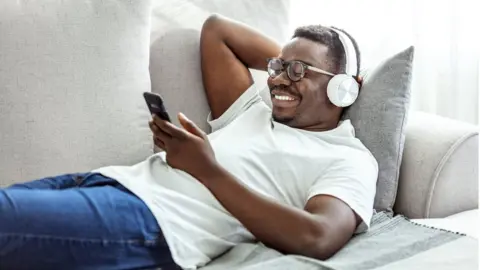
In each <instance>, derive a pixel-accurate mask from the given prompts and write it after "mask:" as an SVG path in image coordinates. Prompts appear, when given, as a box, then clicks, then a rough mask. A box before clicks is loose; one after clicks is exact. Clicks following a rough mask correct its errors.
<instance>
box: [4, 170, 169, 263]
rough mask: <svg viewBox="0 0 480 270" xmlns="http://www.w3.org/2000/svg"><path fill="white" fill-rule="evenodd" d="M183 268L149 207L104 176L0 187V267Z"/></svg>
mask: <svg viewBox="0 0 480 270" xmlns="http://www.w3.org/2000/svg"><path fill="white" fill-rule="evenodd" d="M153 268H157V269H178V268H177V267H176V266H175V264H174V263H173V260H172V257H171V254H170V251H169V249H168V246H167V244H166V242H165V239H164V238H163V235H162V232H161V229H160V227H159V226H158V224H157V222H156V220H155V218H154V216H153V215H152V213H151V212H150V210H149V209H148V208H147V206H146V205H145V204H144V203H143V202H142V201H141V200H140V199H139V198H138V197H136V196H135V195H133V194H132V193H130V192H129V191H128V190H127V189H125V188H124V187H123V186H122V185H120V184H119V183H118V182H117V181H115V180H113V179H110V178H107V177H104V176H103V175H100V174H94V173H83V174H68V175H61V176H56V177H50V178H44V179H40V180H36V181H33V182H29V183H23V184H16V185H13V186H10V187H8V188H6V189H0V269H62V270H64V269H95V270H97V269H106V270H107V269H153Z"/></svg>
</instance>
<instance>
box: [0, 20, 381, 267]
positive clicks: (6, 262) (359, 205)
mask: <svg viewBox="0 0 480 270" xmlns="http://www.w3.org/2000/svg"><path fill="white" fill-rule="evenodd" d="M200 52H201V60H202V73H203V83H204V86H205V91H206V95H207V99H208V102H209V105H210V108H211V114H210V116H209V119H208V120H209V123H210V125H211V127H212V131H213V132H212V133H211V134H209V135H206V134H205V133H204V132H202V131H201V130H199V129H198V128H197V126H196V125H195V124H194V123H192V122H191V121H190V120H188V119H187V118H186V117H185V116H184V115H182V114H180V115H179V120H180V123H181V124H182V126H183V128H179V127H176V126H174V125H172V124H171V123H169V122H165V121H163V120H161V119H159V118H157V117H154V118H153V120H152V121H151V122H150V123H149V124H150V128H151V130H152V132H153V134H154V135H153V136H154V140H155V144H156V145H157V146H158V147H160V148H162V149H163V150H165V151H164V152H162V153H159V154H156V155H153V156H151V157H149V158H148V159H147V160H145V161H144V162H141V163H139V164H136V165H134V166H129V167H127V166H110V167H105V168H100V169H98V170H95V171H93V172H89V173H85V174H73V175H63V176H57V177H51V178H46V179H41V180H37V181H33V182H29V183H25V184H17V185H14V186H12V187H10V188H7V189H3V190H0V220H1V222H0V265H1V266H4V267H5V269H32V268H42V269H43V268H45V269H73V268H77V269H84V268H90V269H118V268H147V267H164V268H165V269H171V268H169V267H173V265H175V264H176V265H179V266H180V267H182V268H186V269H187V268H188V269H194V268H196V267H200V266H203V265H205V264H207V263H208V262H209V261H211V260H212V259H214V258H215V257H217V256H219V255H221V254H222V253H224V252H226V251H227V250H229V249H230V248H232V247H234V246H235V245H237V244H239V243H244V242H252V241H261V242H263V243H264V244H265V245H267V246H269V247H271V248H274V249H277V250H279V251H281V252H284V253H285V254H299V255H304V256H309V257H312V258H316V259H320V260H325V259H328V258H329V257H331V256H332V255H334V254H335V253H336V252H337V251H338V250H339V249H341V248H342V247H343V246H344V245H345V244H346V243H347V242H348V241H349V240H350V238H351V237H352V235H354V233H355V232H363V231H365V230H367V229H368V226H369V223H370V219H371V216H372V210H373V209H372V208H373V201H374V196H375V188H376V180H377V174H378V167H377V163H376V161H375V159H374V158H373V156H372V155H371V154H370V152H369V151H368V150H367V149H366V148H365V147H364V146H363V145H362V143H361V142H360V141H359V140H358V139H356V138H355V135H354V129H353V127H352V125H351V123H350V121H348V120H345V121H340V119H341V116H342V113H343V110H344V108H345V107H347V106H349V105H351V104H352V103H353V102H354V101H355V98H356V97H357V95H358V87H359V84H360V79H359V78H358V70H359V66H360V54H359V52H358V48H357V46H356V43H355V41H354V40H353V39H352V38H351V37H350V36H349V35H348V34H346V33H345V32H343V31H341V30H339V29H336V28H328V27H323V26H318V25H317V26H307V27H301V28H298V29H297V30H296V31H295V33H294V35H293V38H292V39H291V40H290V41H289V42H288V43H287V44H286V45H285V46H284V47H283V48H281V47H280V46H279V45H278V44H277V43H276V42H274V41H273V40H271V39H269V38H268V37H266V36H264V35H263V34H261V33H259V32H257V31H255V30H254V29H252V28H250V27H248V26H246V25H243V24H241V23H239V22H235V21H232V20H229V19H227V18H224V17H221V16H218V15H214V16H211V17H210V18H208V19H207V21H206V22H205V24H204V26H203V29H202V34H201V46H200ZM249 68H252V69H258V70H264V71H267V72H268V74H269V79H268V86H269V88H270V92H271V98H272V103H273V107H272V108H270V107H268V106H267V105H266V104H265V103H264V102H263V100H262V99H261V97H260V96H259V94H258V91H257V89H256V88H255V86H254V82H253V80H252V76H251V74H250V72H249ZM52 256H54V257H52Z"/></svg>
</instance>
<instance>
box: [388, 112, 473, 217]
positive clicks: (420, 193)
mask: <svg viewBox="0 0 480 270" xmlns="http://www.w3.org/2000/svg"><path fill="white" fill-rule="evenodd" d="M475 208H478V128H477V127H476V126H473V125H469V124H466V123H462V122H458V121H455V120H450V119H447V118H443V117H439V116H435V115H432V114H426V113H420V112H414V113H411V116H410V120H409V122H408V124H407V128H406V137H405V149H404V152H403V159H402V166H401V169H400V176H399V183H398V193H397V199H396V203H395V206H394V212H395V213H397V214H403V215H405V216H407V217H409V218H441V217H446V216H450V215H453V214H456V213H459V212H462V211H466V210H471V209H475Z"/></svg>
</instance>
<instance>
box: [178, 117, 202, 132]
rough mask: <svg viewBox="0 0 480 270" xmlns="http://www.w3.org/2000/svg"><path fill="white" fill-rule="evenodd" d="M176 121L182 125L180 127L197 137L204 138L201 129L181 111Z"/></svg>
mask: <svg viewBox="0 0 480 270" xmlns="http://www.w3.org/2000/svg"><path fill="white" fill-rule="evenodd" d="M178 121H179V122H180V124H181V125H182V127H183V128H184V129H185V130H187V131H188V132H190V133H192V134H193V135H196V136H198V137H201V138H204V135H205V134H204V133H203V131H202V130H201V129H200V128H199V127H197V125H195V123H193V122H192V121H191V120H190V119H188V118H187V117H186V116H185V115H184V114H183V113H179V114H178Z"/></svg>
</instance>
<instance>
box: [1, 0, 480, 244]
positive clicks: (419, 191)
mask: <svg viewBox="0 0 480 270" xmlns="http://www.w3.org/2000/svg"><path fill="white" fill-rule="evenodd" d="M190 2H191V1H179V2H176V3H175V4H173V3H169V2H163V1H159V2H156V3H157V5H158V6H157V7H156V9H154V11H153V13H152V14H153V17H152V26H153V27H152V30H151V37H152V38H151V48H152V50H151V61H150V67H151V71H152V72H151V75H152V78H151V79H152V85H153V90H154V91H155V90H159V89H155V88H156V87H157V88H158V87H161V86H162V83H163V82H165V81H166V80H178V79H181V80H185V78H183V77H182V75H183V74H182V73H180V72H178V71H172V70H168V69H162V66H161V65H159V63H160V62H162V60H163V59H162V56H159V51H158V50H165V49H166V48H157V47H156V44H157V41H159V40H160V39H161V38H162V37H163V36H165V34H166V33H167V32H169V30H172V29H173V30H174V29H176V28H185V29H190V30H191V31H190V30H189V31H187V32H183V33H187V34H191V35H198V30H199V29H200V27H201V24H202V22H203V21H204V19H205V18H206V17H207V16H208V15H209V14H210V13H212V12H219V13H222V14H224V15H227V16H229V17H233V18H236V19H239V20H242V21H245V22H247V23H249V24H251V25H253V26H255V27H257V28H259V29H261V30H263V31H265V32H267V33H269V34H271V35H272V36H273V37H274V38H276V39H277V40H279V41H284V40H285V39H286V38H288V36H289V34H290V33H288V32H286V29H287V25H286V24H287V21H286V20H284V16H285V14H286V13H288V2H289V1H288V0H283V1H278V4H277V6H275V7H271V6H269V5H268V1H258V2H256V4H255V5H252V4H251V1H238V2H234V3H233V2H232V3H231V4H229V5H228V6H226V5H225V4H219V2H220V1H215V0H212V1H203V2H201V5H200V4H198V5H197V4H195V5H194V4H189V3H190ZM198 3H200V2H198ZM176 5H178V6H176ZM182 5H183V6H182ZM272 9H276V10H274V11H272ZM187 18H189V19H187ZM282 29H283V30H282ZM119 31H121V29H120V30H119ZM173 32H175V31H173ZM177 33H179V32H178V31H177ZM178 39H179V43H178V44H177V45H176V46H175V48H171V49H172V51H171V52H173V53H175V54H178V58H182V57H183V58H184V61H186V62H185V64H188V63H189V62H188V61H189V60H188V59H190V58H197V57H198V51H196V49H194V50H190V51H188V50H189V49H191V48H198V47H196V46H194V45H195V44H186V43H185V42H188V41H187V40H186V41H185V42H182V36H181V35H180V36H179V37H178ZM132 44H133V43H132ZM162 52H163V53H164V54H165V53H170V52H166V51H162ZM135 57H137V58H138V55H136V56H135ZM132 59H133V60H131V61H134V60H135V59H134V58H132ZM185 59H186V60H185ZM162 63H164V61H163V62H162ZM0 64H1V63H0ZM254 77H255V79H256V80H257V81H258V82H260V83H261V82H262V81H265V75H264V74H260V73H254ZM137 78H138V77H137ZM77 79H78V78H77ZM126 79H128V80H130V79H129V78H126ZM187 79H188V80H192V81H197V82H196V83H197V86H198V85H199V83H201V79H200V78H199V77H198V76H197V77H194V78H192V77H190V78H187ZM142 83H143V82H142ZM174 90H175V89H171V92H172V93H173V92H174ZM188 90H191V92H190V93H189V95H188V96H181V95H178V94H172V95H171V96H167V97H166V99H167V100H168V101H169V106H168V107H169V108H170V109H172V111H175V110H176V109H178V108H180V107H181V106H182V104H184V101H185V99H194V100H198V101H199V102H205V100H204V96H203V94H202V93H201V87H198V89H188ZM194 90H195V91H194ZM122 91H123V92H122V95H125V94H128V95H127V96H121V95H118V94H117V93H113V94H112V96H115V97H118V99H120V100H122V102H123V103H124V105H125V106H126V105H128V104H130V105H131V106H130V107H129V108H128V109H127V108H126V107H125V106H124V105H118V104H117V105H116V106H117V110H116V111H115V112H113V111H110V112H109V111H108V110H97V109H96V108H97V107H96V106H93V105H92V104H86V105H88V107H85V108H82V107H78V106H79V104H82V103H80V101H81V100H82V99H81V98H82V96H81V95H80V97H78V96H75V97H76V98H77V99H74V100H77V101H78V102H75V104H70V105H68V104H67V106H63V107H60V108H69V107H68V106H73V105H74V106H75V108H76V109H75V111H74V112H75V113H72V112H70V111H67V110H66V109H65V110H64V111H58V110H50V111H49V108H43V109H46V110H45V111H42V112H41V113H43V114H44V115H47V116H48V115H50V117H51V118H50V120H51V122H53V121H55V120H54V119H58V120H59V121H60V120H61V121H63V120H64V119H65V118H66V117H67V116H71V117H76V118H71V119H67V121H66V123H63V122H62V124H61V125H60V124H59V125H57V128H59V129H58V131H59V132H58V133H56V132H57V129H55V130H54V131H49V130H47V129H49V128H52V126H55V125H54V124H55V123H53V124H52V125H49V126H45V127H42V125H40V124H38V123H33V122H32V121H30V120H28V119H25V122H21V121H18V120H15V121H13V122H12V123H13V124H12V126H13V127H15V128H16V129H18V132H17V131H14V132H11V130H10V132H9V133H8V132H7V135H5V136H0V150H1V151H0V155H3V156H0V160H1V161H8V162H10V161H12V164H23V165H22V166H23V167H21V168H20V165H18V167H15V168H1V169H3V170H0V172H1V173H0V186H7V185H9V184H12V183H13V182H15V181H26V180H29V179H31V178H30V177H34V176H35V177H36V176H40V175H43V176H45V174H50V173H63V172H66V171H81V170H86V169H94V168H96V167H100V166H103V165H111V164H112V163H115V164H117V163H123V164H124V163H129V164H131V163H133V162H136V161H139V160H141V158H143V157H144V156H145V153H148V152H151V142H148V140H149V133H148V132H147V129H148V127H147V125H146V122H145V123H144V119H147V117H148V115H146V114H147V111H146V108H145V107H142V106H143V105H144V104H143V100H141V95H140V92H138V91H137V90H134V89H127V88H125V89H123V88H122ZM135 91H137V92H135ZM413 91H415V89H414V90H413ZM1 94H2V96H1V97H2V100H1V104H0V105H2V104H14V105H15V104H18V103H17V102H18V100H13V101H12V100H8V99H7V100H5V99H6V98H8V97H9V96H8V95H7V96H5V95H3V94H4V93H1ZM70 94H71V93H70ZM91 94H94V95H97V94H98V93H94V92H92V93H91ZM100 94H101V93H100ZM58 96H62V95H57V97H58ZM64 96H65V98H67V97H68V95H67V94H65V95H64ZM85 96H87V95H85ZM90 96H91V95H90ZM70 97H72V96H70ZM42 99H43V100H47V99H48V100H51V99H52V97H51V96H43V95H42V93H35V95H34V98H33V99H30V100H29V101H28V102H31V104H26V105H25V108H27V109H28V108H31V107H33V106H34V105H37V104H38V103H39V102H41V101H42ZM98 100H100V98H98ZM105 100H109V99H105ZM132 100H134V101H135V102H134V104H131V102H133V101H132ZM21 101H22V102H23V101H25V99H23V97H22V99H21ZM55 102H57V101H55ZM115 102H117V103H118V102H119V101H118V100H116V101H115ZM129 102H130V103H129ZM103 105H105V104H103ZM12 106H13V105H12ZM15 106H16V105H15ZM29 106H30V107H29ZM39 108H42V107H41V106H40V107H39ZM118 108H120V109H118ZM138 108H142V109H143V111H142V112H141V114H137V115H140V116H142V117H143V118H141V117H136V116H135V117H132V119H131V121H137V122H135V125H134V126H135V128H138V129H139V130H140V131H141V133H142V135H141V136H140V135H136V134H140V133H139V132H136V131H135V129H132V130H131V131H130V132H128V131H125V130H122V131H121V132H123V133H122V134H117V133H115V132H111V133H108V134H107V133H106V132H110V129H109V128H108V124H117V123H120V124H121V122H115V121H118V116H119V115H120V114H122V113H123V114H124V115H125V116H126V117H127V116H128V115H131V113H137V111H138V110H139V109H138ZM5 109H6V110H7V109H8V110H9V109H10V108H7V107H5ZM18 109H20V110H23V109H22V108H18ZM128 110H130V111H131V113H130V111H128ZM79 111H80V112H82V113H85V114H92V113H93V112H94V113H98V117H103V116H102V115H104V114H105V113H110V114H111V117H110V118H106V117H105V118H96V119H105V120H104V121H105V123H92V125H93V124H95V125H96V126H95V127H97V130H100V131H101V132H102V134H101V135H99V134H100V132H99V133H98V134H97V135H99V136H98V137H97V138H95V136H97V135H95V134H94V135H92V134H88V131H89V130H88V127H89V125H90V123H86V122H85V121H87V120H85V119H88V118H81V117H79V116H78V114H77V113H76V112H79ZM35 113H36V112H33V113H32V114H33V115H34V114H35ZM38 113H40V112H38ZM62 115H63V118H62V117H59V116H62ZM96 115H97V114H96ZM96 115H95V116H92V117H90V118H94V117H97V116H96ZM205 115H206V112H205V111H198V113H197V112H196V113H193V114H191V115H188V116H189V117H190V118H191V119H192V120H194V121H196V122H197V123H199V125H205ZM144 116H145V117H144ZM22 119H23V118H20V120H22ZM0 120H1V119H0ZM7 120H8V119H7ZM48 120H49V119H46V120H45V121H47V122H48ZM112 120H114V122H108V123H107V121H112ZM120 120H122V119H120ZM75 121H83V122H82V123H83V124H84V127H86V129H85V130H73V131H72V130H70V129H66V128H68V127H70V128H75V126H76V125H75V123H72V122H75ZM102 121H103V120H102ZM202 121H203V122H202ZM8 123H10V122H7V124H6V126H2V127H1V128H2V129H3V128H8V129H11V127H12V126H9V125H8ZM99 125H100V126H101V125H104V126H106V127H101V128H102V129H99V128H98V127H99ZM42 128H43V130H42ZM60 128H64V129H63V130H62V129H60ZM82 131H83V132H85V134H88V136H89V137H88V138H86V139H85V141H86V142H88V144H85V145H86V146H84V145H82V142H83V138H82V136H83V135H80V136H79V133H81V132H82ZM134 131H135V132H134ZM48 134H50V135H51V134H55V135H56V136H58V137H56V138H54V139H53V140H51V138H48ZM107 135H108V136H107ZM19 136H20V137H21V136H30V137H31V138H32V139H30V140H29V139H28V138H26V139H25V138H24V139H22V138H20V139H22V140H23V141H28V142H30V143H31V145H21V144H20V143H19V142H20V141H21V140H20V139H19ZM92 136H93V137H92ZM134 136H137V137H134ZM117 137H122V138H126V139H125V140H124V141H121V140H119V141H117V142H116V144H115V145H116V146H117V147H111V145H108V143H110V142H111V141H113V140H117V139H116V138H117ZM133 137H134V138H133ZM40 139H41V140H43V141H48V140H50V141H53V142H55V147H53V145H52V146H49V145H47V146H41V147H37V145H35V143H36V142H38V140H40ZM87 139H88V140H87ZM95 140H96V142H95ZM139 142H143V145H142V146H141V147H142V148H141V149H140V146H139V149H136V150H135V151H133V150H132V153H133V152H135V153H137V154H136V155H133V154H132V155H130V156H126V157H125V151H124V149H122V147H121V146H122V145H126V144H127V143H139ZM92 144H93V146H92ZM65 145H67V146H68V147H71V149H67V150H68V151H66V150H65V149H62V146H65ZM107 146H108V147H107ZM22 149H23V150H22ZM32 149H40V150H44V151H38V152H31V153H25V152H26V151H32ZM22 151H23V152H22ZM107 152H108V153H109V155H107V154H103V153H107ZM98 153H102V155H100V156H95V155H97V154H98ZM59 154H63V155H65V156H61V157H59V156H58V155H59ZM22 157H27V158H28V159H27V158H25V159H24V160H21V158H22ZM112 158H116V159H115V160H113V159H112ZM68 160H72V162H68ZM73 160H75V162H73ZM1 166H5V164H2V165H1ZM394 211H395V212H396V213H397V214H403V215H405V216H407V217H409V218H412V219H415V220H416V221H418V222H421V223H424V224H429V225H431V226H438V227H443V228H445V229H450V230H454V231H459V232H463V233H467V234H470V235H475V230H472V229H471V228H470V227H465V226H466V225H469V226H471V227H472V228H475V227H473V226H476V225H475V224H477V225H478V127H476V126H472V125H468V124H464V123H460V122H457V121H453V120H448V119H445V118H441V117H438V116H434V115H430V114H424V113H419V112H411V113H410V117H409V121H408V124H407V132H406V143H405V151H404V155H403V161H402V168H401V174H400V181H399V186H398V193H397V200H396V204H395V207H394Z"/></svg>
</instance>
